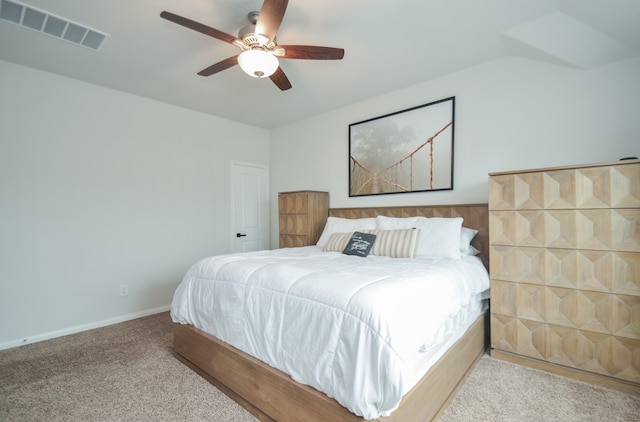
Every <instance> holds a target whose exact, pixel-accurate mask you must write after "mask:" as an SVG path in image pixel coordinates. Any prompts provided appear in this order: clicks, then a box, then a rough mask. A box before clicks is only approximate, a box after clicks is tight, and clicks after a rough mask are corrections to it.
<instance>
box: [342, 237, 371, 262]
mask: <svg viewBox="0 0 640 422" xmlns="http://www.w3.org/2000/svg"><path fill="white" fill-rule="evenodd" d="M375 242H376V235H375V234H372V233H362V232H353V236H351V240H349V242H348V243H347V246H346V247H345V248H344V250H343V251H342V253H343V254H345V255H355V256H361V257H363V258H364V257H365V256H367V255H369V252H370V251H371V248H372V247H373V245H374V243H375Z"/></svg>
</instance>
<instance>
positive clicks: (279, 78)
mask: <svg viewBox="0 0 640 422" xmlns="http://www.w3.org/2000/svg"><path fill="white" fill-rule="evenodd" d="M269 79H271V80H272V81H273V83H274V84H276V85H277V86H278V88H280V90H281V91H286V90H287V89H290V88H291V82H289V78H287V75H285V74H284V72H283V71H282V68H280V67H279V68H278V69H276V71H275V73H274V74H273V75H271V76H269Z"/></svg>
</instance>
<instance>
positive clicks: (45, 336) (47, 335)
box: [0, 305, 171, 350]
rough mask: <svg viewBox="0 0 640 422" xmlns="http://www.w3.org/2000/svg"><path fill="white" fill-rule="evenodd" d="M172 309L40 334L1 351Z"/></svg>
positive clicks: (0, 345)
mask: <svg viewBox="0 0 640 422" xmlns="http://www.w3.org/2000/svg"><path fill="white" fill-rule="evenodd" d="M170 309H171V305H166V306H160V307H158V308H153V309H147V310H144V311H140V312H134V313H132V314H126V315H120V316H117V317H113V318H108V319H103V320H102V321H96V322H91V323H88V324H82V325H76V326H75V327H69V328H65V329H63V330H57V331H50V332H48V333H43V334H38V335H35V336H31V337H28V338H23V339H20V340H14V341H8V342H6V343H0V350H5V349H11V348H14V347H18V346H24V345H25V344H32V343H37V342H39V341H44V340H50V339H52V338H56V337H63V336H68V335H69V334H75V333H79V332H82V331H88V330H93V329H94V328H100V327H106V326H107V325H113V324H118V323H120V322H125V321H131V320H132V319H137V318H142V317H145V316H149V315H155V314H159V313H161V312H167V311H169V310H170Z"/></svg>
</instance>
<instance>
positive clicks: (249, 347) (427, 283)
mask: <svg viewBox="0 0 640 422" xmlns="http://www.w3.org/2000/svg"><path fill="white" fill-rule="evenodd" d="M488 288H489V278H488V276H487V272H486V270H485V269H484V267H483V266H482V264H481V263H480V261H479V260H478V259H476V258H474V257H465V258H464V259H461V260H452V259H445V258H433V259H398V258H395V259H394V258H386V257H380V256H369V257H367V258H360V257H355V256H347V255H343V254H341V253H337V252H323V251H322V250H321V249H320V248H318V247H315V246H309V247H304V248H291V249H277V250H273V251H261V252H251V253H244V254H235V255H222V256H215V257H210V258H207V259H204V260H202V261H200V262H198V263H196V264H195V265H193V266H192V267H191V268H190V269H189V271H188V272H187V274H186V275H185V277H184V280H183V281H182V283H181V284H180V285H179V287H178V288H177V290H176V292H175V295H174V299H173V303H172V305H171V316H172V319H173V321H174V322H178V323H182V324H190V325H193V326H195V327H197V328H199V329H201V330H203V331H205V332H207V333H209V334H211V335H214V336H215V337H217V338H219V339H221V340H223V341H225V342H227V343H229V344H231V345H233V346H235V347H237V348H238V349H240V350H243V351H244V352H246V353H248V354H250V355H252V356H254V357H257V358H258V359H260V360H262V361H264V362H266V363H267V364H269V365H271V366H273V367H275V368H278V369H280V370H282V371H283V372H285V373H287V374H289V375H290V376H291V377H292V378H293V379H295V380H296V381H298V382H300V383H303V384H307V385H311V386H313V387H314V388H316V389H318V390H320V391H323V392H324V393H325V394H327V395H328V396H329V397H333V398H335V399H336V400H337V401H338V402H339V403H341V404H342V405H343V406H345V407H346V408H348V409H349V410H350V411H351V412H353V413H355V414H357V415H360V416H362V417H364V418H365V419H373V418H377V417H379V416H388V415H389V414H390V413H391V412H392V411H393V410H394V409H396V408H397V407H398V405H399V403H400V400H401V398H402V396H403V395H404V394H405V393H406V392H407V391H409V390H410V389H411V387H413V385H414V384H415V383H416V382H417V381H418V380H419V379H420V378H421V377H422V376H423V375H424V374H425V373H426V371H427V370H428V368H429V366H430V365H431V364H432V363H433V361H434V360H436V359H438V358H439V356H440V355H441V354H442V352H441V351H440V350H439V348H438V347H437V346H439V345H440V344H445V343H451V339H452V338H453V337H455V336H459V334H458V331H459V330H460V329H461V328H462V329H463V331H464V329H466V326H467V325H468V324H469V323H470V322H471V321H473V319H475V317H476V316H477V315H478V314H479V312H480V305H479V296H480V294H481V293H482V292H483V291H485V290H486V289H488Z"/></svg>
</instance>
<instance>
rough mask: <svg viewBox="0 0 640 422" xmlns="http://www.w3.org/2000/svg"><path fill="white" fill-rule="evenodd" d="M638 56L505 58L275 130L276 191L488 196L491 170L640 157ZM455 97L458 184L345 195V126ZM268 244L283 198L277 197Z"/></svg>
mask: <svg viewBox="0 0 640 422" xmlns="http://www.w3.org/2000/svg"><path fill="white" fill-rule="evenodd" d="M639 75H640V58H635V59H632V60H628V61H623V62H618V63H615V64H612V65H608V66H603V67H600V68H597V69H594V70H589V71H585V70H578V69H574V68H568V67H561V66H557V65H551V64H546V63H541V62H536V61H531V60H526V59H520V58H512V57H510V58H505V59H501V60H498V61H495V62H491V63H488V64H484V65H481V66H477V67H474V68H470V69H467V70H464V71H461V72H457V73H452V74H449V75H446V76H444V77H442V78H439V79H436V80H432V81H428V82H425V83H422V84H420V85H416V86H413V87H410V88H408V89H404V90H399V91H395V92H392V93H389V94H388V95H384V96H381V97H377V98H373V99H371V100H369V101H365V102H362V103H358V104H353V105H351V106H348V107H344V108H341V109H338V110H335V111H332V112H329V113H326V114H323V115H320V116H316V117H314V118H310V119H307V120H304V121H300V122H297V123H293V124H290V125H287V126H283V127H280V128H277V129H275V130H273V131H272V133H271V195H272V198H277V192H283V191H290V190H301V189H313V190H321V191H328V192H330V201H331V207H334V208H335V207H361V206H394V205H421V204H427V205H428V204H434V205H435V204H454V203H482V202H486V201H487V174H488V173H490V172H497V171H506V170H515V169H526V168H538V167H549V166H562V165H570V164H583V163H593V162H602V161H615V160H618V159H619V158H621V157H626V156H640V114H639V112H640V76H639ZM451 96H455V97H456V110H455V140H454V142H455V145H454V149H455V157H454V189H453V190H452V191H437V192H426V193H407V194H394V195H375V196H367V197H356V198H349V196H348V195H349V194H348V177H349V176H348V173H349V163H348V154H349V145H348V126H349V124H350V123H356V122H359V121H362V120H366V119H369V118H373V117H377V116H380V115H384V114H387V113H390V112H394V111H398V110H403V109H406V108H409V107H413V106H418V105H422V104H426V103H429V102H432V101H436V100H439V99H443V98H447V97H451ZM271 221H272V223H271V224H272V227H273V228H274V229H273V230H272V233H271V234H272V236H271V241H272V245H274V246H275V245H277V231H276V230H275V228H276V227H277V207H276V203H275V201H272V210H271Z"/></svg>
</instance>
